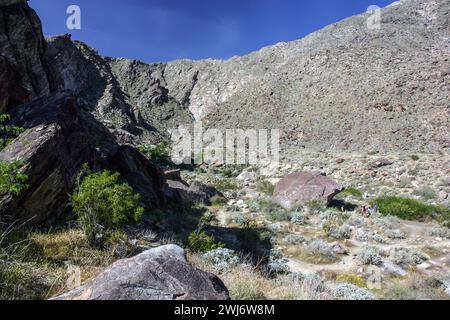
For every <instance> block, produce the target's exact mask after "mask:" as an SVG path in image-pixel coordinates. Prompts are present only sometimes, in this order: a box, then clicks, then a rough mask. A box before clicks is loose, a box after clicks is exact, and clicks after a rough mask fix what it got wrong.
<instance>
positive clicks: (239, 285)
mask: <svg viewBox="0 0 450 320" xmlns="http://www.w3.org/2000/svg"><path fill="white" fill-rule="evenodd" d="M188 258H189V261H190V262H191V263H192V264H193V265H194V266H196V267H197V268H199V269H202V270H205V271H207V272H210V273H215V271H214V269H213V268H211V266H209V265H208V264H206V263H204V262H203V261H202V259H201V256H199V255H197V254H190V255H189V257H188ZM219 277H220V279H221V280H222V281H223V282H224V284H225V286H226V287H227V288H228V290H229V291H230V297H231V299H232V300H309V299H316V298H317V294H316V292H314V288H310V287H309V284H308V283H306V284H303V283H301V282H299V281H297V280H294V279H292V278H289V277H288V276H280V277H278V278H270V277H267V276H265V275H264V274H262V273H261V272H260V271H259V270H258V269H257V268H255V267H253V266H251V265H249V264H245V263H244V264H240V265H238V266H237V267H236V268H233V269H231V270H229V271H228V272H225V273H222V274H220V275H219Z"/></svg>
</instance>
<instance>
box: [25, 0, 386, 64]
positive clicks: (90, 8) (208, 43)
mask: <svg viewBox="0 0 450 320" xmlns="http://www.w3.org/2000/svg"><path fill="white" fill-rule="evenodd" d="M392 2H393V0H78V1H77V0H31V1H30V2H29V3H30V5H31V7H33V8H34V9H35V10H36V11H37V12H38V14H39V16H40V17H41V20H42V23H43V26H44V34H45V35H46V36H49V35H56V34H63V33H71V34H72V35H73V39H77V40H82V41H84V42H86V43H87V44H89V45H90V46H92V47H94V48H96V49H97V50H98V51H99V52H100V53H101V54H103V55H107V56H112V57H125V58H132V59H139V60H143V61H146V62H159V61H170V60H174V59H180V58H189V59H204V58H221V59H226V58H229V57H232V56H234V55H243V54H246V53H250V52H252V51H255V50H258V49H260V48H262V47H264V46H267V45H272V44H275V43H278V42H281V41H291V40H297V39H300V38H302V37H304V36H305V35H307V34H309V33H311V32H313V31H316V30H318V29H320V28H322V27H325V26H327V25H329V24H331V23H334V22H337V21H340V20H342V19H344V18H346V17H349V16H352V15H355V14H358V13H362V12H365V11H366V9H367V8H368V7H369V6H370V5H378V6H380V7H384V6H386V5H388V4H390V3H392ZM72 4H75V5H78V6H79V7H80V8H81V26H82V29H81V30H68V29H67V28H66V20H67V17H68V15H67V14H66V9H67V7H68V6H69V5H72Z"/></svg>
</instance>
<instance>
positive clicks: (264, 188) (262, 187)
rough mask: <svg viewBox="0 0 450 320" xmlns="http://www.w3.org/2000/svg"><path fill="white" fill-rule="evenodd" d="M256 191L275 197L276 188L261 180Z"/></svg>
mask: <svg viewBox="0 0 450 320" xmlns="http://www.w3.org/2000/svg"><path fill="white" fill-rule="evenodd" d="M256 190H257V191H259V192H262V193H265V194H267V195H269V196H271V195H273V192H274V190H275V186H274V185H273V184H272V183H270V182H269V181H267V180H259V181H258V182H257V183H256Z"/></svg>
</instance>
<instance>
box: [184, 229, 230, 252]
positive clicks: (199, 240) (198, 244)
mask: <svg viewBox="0 0 450 320" xmlns="http://www.w3.org/2000/svg"><path fill="white" fill-rule="evenodd" d="M187 247H188V248H189V250H191V251H192V252H203V253H205V252H208V251H212V250H215V249H219V248H223V247H224V245H223V244H222V243H217V242H216V239H215V238H214V236H213V235H208V234H207V233H206V232H205V231H202V232H195V231H193V232H191V234H189V236H188V239H187Z"/></svg>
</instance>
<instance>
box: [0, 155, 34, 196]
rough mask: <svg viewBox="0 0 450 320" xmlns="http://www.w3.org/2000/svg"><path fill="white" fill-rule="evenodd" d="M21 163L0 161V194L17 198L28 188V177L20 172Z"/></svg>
mask: <svg viewBox="0 0 450 320" xmlns="http://www.w3.org/2000/svg"><path fill="white" fill-rule="evenodd" d="M21 168H22V163H21V162H6V161H0V194H10V195H13V196H17V195H18V194H20V193H21V192H22V191H23V190H25V189H26V188H27V187H28V186H27V184H26V182H27V180H28V176H27V175H26V174H24V173H22V172H20V169H21Z"/></svg>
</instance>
